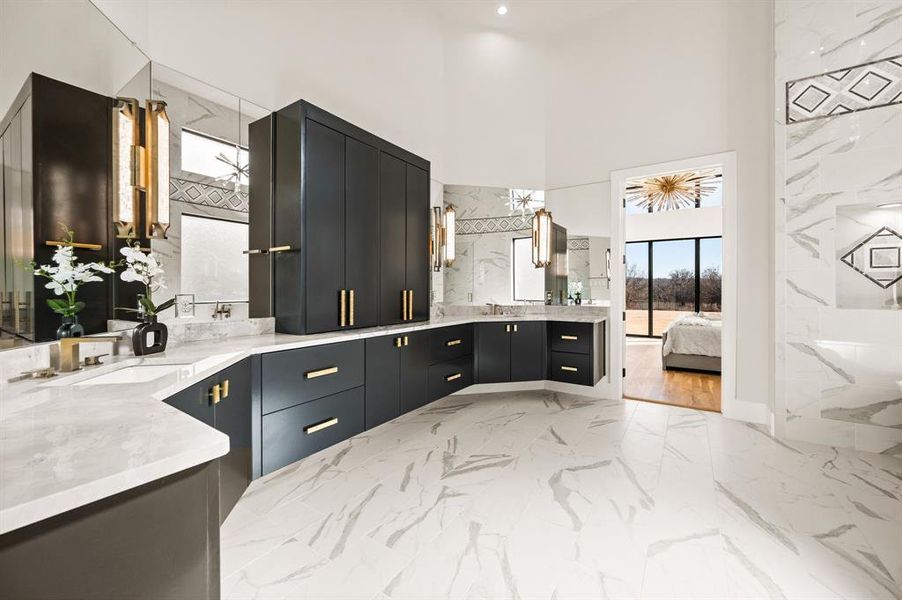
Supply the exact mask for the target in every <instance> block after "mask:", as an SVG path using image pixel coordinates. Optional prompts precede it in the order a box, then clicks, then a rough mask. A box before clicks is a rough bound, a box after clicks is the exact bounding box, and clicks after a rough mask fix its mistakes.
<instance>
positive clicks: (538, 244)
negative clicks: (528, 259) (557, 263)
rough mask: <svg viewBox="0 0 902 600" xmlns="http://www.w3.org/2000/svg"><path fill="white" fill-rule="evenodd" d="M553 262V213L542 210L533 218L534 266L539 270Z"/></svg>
mask: <svg viewBox="0 0 902 600" xmlns="http://www.w3.org/2000/svg"><path fill="white" fill-rule="evenodd" d="M550 262H551V213H550V212H548V211H547V210H545V209H544V208H540V209H538V210H537V211H536V214H535V215H534V216H533V218H532V264H534V265H535V266H536V268H537V269H541V268H542V267H545V266H547V265H548V264H549V263H550Z"/></svg>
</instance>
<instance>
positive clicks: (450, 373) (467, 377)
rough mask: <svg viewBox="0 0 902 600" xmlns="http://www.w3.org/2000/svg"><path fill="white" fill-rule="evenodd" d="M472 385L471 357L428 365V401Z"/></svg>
mask: <svg viewBox="0 0 902 600" xmlns="http://www.w3.org/2000/svg"><path fill="white" fill-rule="evenodd" d="M470 385H473V357H472V356H465V357H463V358H458V359H457V360H449V361H445V362H443V363H438V364H435V365H431V366H430V367H429V401H430V402H432V401H434V400H438V399H439V398H444V397H445V396H448V395H450V394H453V393H454V392H457V391H459V390H462V389H464V388H465V387H468V386H470Z"/></svg>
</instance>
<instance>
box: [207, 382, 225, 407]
mask: <svg viewBox="0 0 902 600" xmlns="http://www.w3.org/2000/svg"><path fill="white" fill-rule="evenodd" d="M220 400H222V385H220V384H218V383H217V384H216V385H214V386H213V387H211V388H210V404H219V401H220Z"/></svg>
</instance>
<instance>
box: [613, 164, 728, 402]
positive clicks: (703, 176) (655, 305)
mask: <svg viewBox="0 0 902 600" xmlns="http://www.w3.org/2000/svg"><path fill="white" fill-rule="evenodd" d="M733 160H734V158H733V155H732V153H730V154H727V155H717V156H715V157H705V158H701V159H692V160H687V161H678V162H675V163H667V164H662V165H652V166H648V167H644V168H638V169H630V170H628V171H620V172H617V173H614V174H613V175H614V176H613V177H612V194H613V193H615V191H616V193H617V196H615V197H617V198H618V201H615V202H613V203H612V205H614V206H613V208H614V212H615V213H617V214H616V217H617V218H615V219H614V220H613V222H614V224H615V227H614V229H615V232H614V234H615V235H614V236H612V237H619V239H618V241H617V248H618V250H619V252H620V253H621V255H622V259H621V261H619V262H620V263H621V264H620V267H621V273H620V274H619V281H621V282H623V285H622V293H621V294H618V295H617V296H618V298H617V299H616V300H614V299H612V313H613V314H617V312H614V311H615V310H617V309H620V310H621V311H622V312H623V319H622V321H621V322H620V323H617V325H619V327H612V334H613V335H614V336H615V337H614V338H613V340H619V343H615V344H612V346H614V347H613V348H612V350H614V352H612V367H614V366H615V365H614V363H615V362H617V361H616V358H615V356H614V355H615V354H618V352H617V350H619V351H620V352H619V354H620V357H619V358H620V361H619V362H620V366H621V369H618V371H620V372H619V373H618V372H616V371H615V373H614V375H620V378H619V379H620V382H619V386H618V383H617V382H614V384H615V387H618V389H619V390H620V393H621V394H622V396H623V397H626V398H631V399H637V400H646V401H651V402H659V403H665V404H673V405H677V406H685V407H688V408H696V409H701V410H708V411H715V412H721V410H722V409H723V407H724V403H725V398H729V397H730V396H728V395H727V393H726V391H725V390H726V388H727V387H729V388H730V389H732V385H733V384H732V380H733V379H732V377H733V371H732V369H733V365H734V358H733V355H734V350H733V349H732V347H730V346H729V345H730V344H732V339H733V336H732V332H733V331H734V330H735V329H734V328H735V323H734V320H735V313H734V312H733V310H734V309H733V307H734V306H735V305H734V304H733V302H732V298H733V297H732V293H731V289H730V290H725V284H729V285H732V283H733V281H734V277H733V274H732V273H727V269H729V268H730V267H731V265H732V260H731V258H732V252H733V244H735V235H734V231H735V230H734V229H733V228H731V227H730V224H731V222H732V213H733V209H732V203H733V201H734V199H733V198H734V190H735V182H734V181H733V173H734V172H735V169H734V167H733ZM618 223H619V225H620V226H619V227H617V226H616V225H617V224H618ZM618 234H619V235H618ZM615 305H616V306H615ZM618 312H619V311H618ZM617 329H619V331H614V330H617ZM725 383H726V384H727V385H724V384H725ZM726 402H727V403H728V402H729V400H726Z"/></svg>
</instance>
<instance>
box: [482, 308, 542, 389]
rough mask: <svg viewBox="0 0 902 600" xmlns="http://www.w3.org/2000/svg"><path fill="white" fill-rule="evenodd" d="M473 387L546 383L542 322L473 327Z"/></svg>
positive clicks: (489, 324) (502, 323)
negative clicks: (474, 361)
mask: <svg viewBox="0 0 902 600" xmlns="http://www.w3.org/2000/svg"><path fill="white" fill-rule="evenodd" d="M475 347H476V383H503V382H508V381H538V380H541V379H545V373H546V364H547V362H546V358H545V357H546V354H545V347H546V344H545V322H544V321H510V322H503V321H499V322H497V323H477V324H476V344H475Z"/></svg>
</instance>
